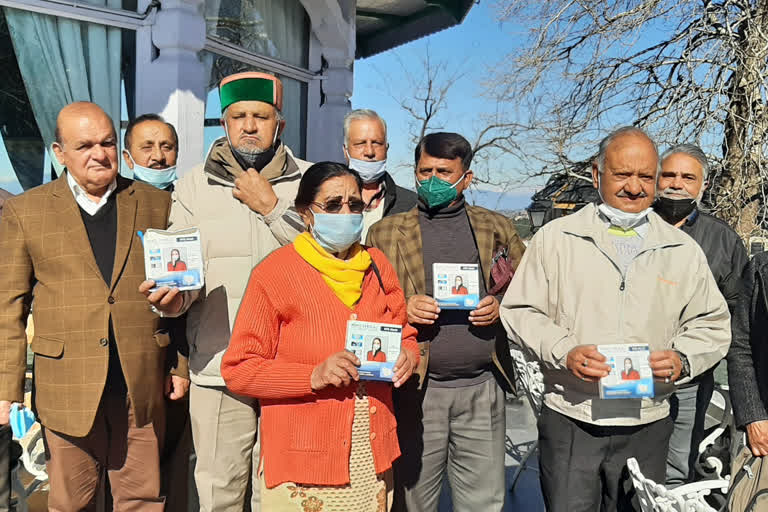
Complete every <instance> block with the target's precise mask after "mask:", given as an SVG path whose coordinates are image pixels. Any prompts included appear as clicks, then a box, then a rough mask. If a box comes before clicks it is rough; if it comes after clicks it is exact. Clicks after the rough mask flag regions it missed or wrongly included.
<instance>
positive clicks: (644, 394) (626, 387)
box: [597, 345, 654, 398]
mask: <svg viewBox="0 0 768 512" xmlns="http://www.w3.org/2000/svg"><path fill="white" fill-rule="evenodd" d="M597 351H598V352H600V353H601V354H603V355H604V356H605V359H606V361H605V362H606V364H608V365H609V366H610V367H611V372H610V373H609V374H608V376H607V377H603V378H602V379H600V398H653V396H654V387H653V371H652V370H651V366H650V363H649V361H648V358H649V357H650V355H651V351H650V348H649V347H648V345H598V346H597Z"/></svg>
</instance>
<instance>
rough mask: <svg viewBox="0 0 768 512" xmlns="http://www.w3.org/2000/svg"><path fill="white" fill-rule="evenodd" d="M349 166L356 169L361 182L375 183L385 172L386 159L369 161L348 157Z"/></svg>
mask: <svg viewBox="0 0 768 512" xmlns="http://www.w3.org/2000/svg"><path fill="white" fill-rule="evenodd" d="M349 168H350V169H352V170H353V171H357V174H359V175H360V178H362V180H363V183H376V182H377V181H379V180H380V179H381V177H382V176H384V173H385V172H387V159H386V158H385V159H384V160H378V161H376V162H370V161H368V160H358V159H357V158H352V157H349Z"/></svg>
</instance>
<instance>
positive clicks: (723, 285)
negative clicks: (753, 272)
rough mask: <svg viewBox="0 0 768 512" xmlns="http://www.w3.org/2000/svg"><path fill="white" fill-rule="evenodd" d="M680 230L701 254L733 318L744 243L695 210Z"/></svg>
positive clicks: (722, 224)
mask: <svg viewBox="0 0 768 512" xmlns="http://www.w3.org/2000/svg"><path fill="white" fill-rule="evenodd" d="M681 229H682V230H683V231H685V232H686V233H687V234H688V235H690V237H691V238H693V239H694V240H696V242H697V243H698V244H699V246H700V247H701V249H702V250H703V251H704V255H705V256H706V257H707V263H709V268H710V270H712V275H713V276H714V277H715V282H716V283H717V287H718V288H719V289H720V293H722V294H723V297H725V301H726V302H727V303H728V309H729V310H730V312H731V316H733V311H734V308H735V307H736V303H737V302H738V300H739V292H740V291H741V274H742V271H743V270H744V267H745V266H746V264H747V259H748V258H747V251H746V249H745V248H744V242H742V241H741V238H740V237H739V235H737V234H736V232H735V231H734V230H733V229H731V227H730V226H729V225H728V224H726V223H725V222H723V221H722V220H720V219H718V218H717V217H713V216H712V215H709V214H708V213H703V212H700V211H698V210H695V211H694V213H693V214H691V215H690V216H689V217H688V219H687V220H686V221H685V224H683V225H682V227H681ZM732 323H733V322H732Z"/></svg>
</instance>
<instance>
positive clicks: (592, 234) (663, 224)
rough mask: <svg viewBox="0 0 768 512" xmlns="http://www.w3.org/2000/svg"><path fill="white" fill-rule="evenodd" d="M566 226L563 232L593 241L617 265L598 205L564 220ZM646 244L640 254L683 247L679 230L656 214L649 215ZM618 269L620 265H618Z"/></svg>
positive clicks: (586, 207) (586, 208)
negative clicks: (664, 248) (665, 248)
mask: <svg viewBox="0 0 768 512" xmlns="http://www.w3.org/2000/svg"><path fill="white" fill-rule="evenodd" d="M563 221H564V222H565V225H564V226H563V228H562V230H563V232H564V233H566V234H570V235H574V236H578V237H581V238H586V239H590V240H592V242H593V243H594V244H595V245H596V246H597V248H598V249H600V251H602V252H603V253H604V254H605V255H606V256H607V257H608V258H610V259H611V260H612V261H613V262H614V264H615V263H616V259H615V255H616V251H615V249H614V248H613V244H612V243H610V240H609V238H608V229H607V227H606V224H605V221H604V220H603V219H601V218H600V215H599V211H598V209H597V205H596V204H595V203H590V204H588V205H586V206H585V207H584V208H582V209H581V210H580V211H579V212H578V213H576V214H574V215H572V216H570V218H566V219H563ZM643 238H644V239H645V243H644V244H643V249H642V250H641V251H640V254H642V253H644V252H647V251H651V250H656V249H660V248H663V247H674V246H678V245H682V243H683V242H682V241H681V240H680V237H679V234H678V229H677V228H676V227H674V226H672V225H670V224H668V223H667V221H665V220H664V219H662V218H661V217H659V215H658V214H657V213H656V212H653V211H652V212H651V213H649V214H648V232H647V234H646V235H645V236H644V237H643ZM617 268H618V265H617Z"/></svg>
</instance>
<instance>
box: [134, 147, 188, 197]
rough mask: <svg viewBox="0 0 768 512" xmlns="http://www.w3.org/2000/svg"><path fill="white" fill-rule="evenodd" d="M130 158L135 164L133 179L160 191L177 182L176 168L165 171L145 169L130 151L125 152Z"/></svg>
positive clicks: (172, 167)
mask: <svg viewBox="0 0 768 512" xmlns="http://www.w3.org/2000/svg"><path fill="white" fill-rule="evenodd" d="M125 153H126V154H127V155H128V158H130V159H131V163H133V179H135V180H138V181H143V182H144V183H148V184H149V185H152V186H154V187H156V188H159V189H160V190H164V189H166V188H168V187H169V186H170V185H171V184H172V183H173V182H174V181H176V178H177V176H176V166H175V165H173V166H171V167H166V168H165V169H152V168H151V167H143V166H141V165H139V164H137V163H136V160H134V158H133V155H131V152H130V151H127V150H126V152H125Z"/></svg>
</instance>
